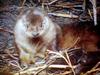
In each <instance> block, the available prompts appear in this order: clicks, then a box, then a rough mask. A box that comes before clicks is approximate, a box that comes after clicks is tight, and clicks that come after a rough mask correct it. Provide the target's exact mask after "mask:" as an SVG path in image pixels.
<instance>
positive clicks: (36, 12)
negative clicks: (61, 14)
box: [14, 8, 60, 64]
mask: <svg viewBox="0 0 100 75" xmlns="http://www.w3.org/2000/svg"><path fill="white" fill-rule="evenodd" d="M59 29H60V27H59V26H58V25H57V24H55V23H54V22H52V20H51V19H50V18H49V17H48V16H47V15H46V14H45V13H44V12H43V11H42V10H41V9H40V8H36V9H33V8H29V9H28V10H27V11H25V12H23V13H22V14H21V15H20V17H19V18H18V20H17V22H16V25H15V29H14V32H15V43H16V45H17V48H18V49H19V55H20V59H21V62H22V63H27V64H29V63H31V62H33V60H34V56H35V53H36V52H37V51H38V52H41V53H44V51H45V50H46V49H47V47H50V46H51V45H53V46H52V49H56V47H55V46H56V35H57V34H58V30H59Z"/></svg>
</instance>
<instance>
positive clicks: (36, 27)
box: [24, 9, 48, 38]
mask: <svg viewBox="0 0 100 75" xmlns="http://www.w3.org/2000/svg"><path fill="white" fill-rule="evenodd" d="M24 20H25V21H24V22H25V23H24V24H25V27H26V35H27V36H29V37H31V38H36V37H39V36H41V35H42V34H43V33H44V32H45V29H46V28H48V23H46V22H48V21H47V20H48V18H47V16H45V15H44V14H43V12H42V11H40V10H39V9H35V10H33V9H29V10H28V11H27V12H26V16H24Z"/></svg>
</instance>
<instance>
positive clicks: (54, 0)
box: [48, 0, 58, 5]
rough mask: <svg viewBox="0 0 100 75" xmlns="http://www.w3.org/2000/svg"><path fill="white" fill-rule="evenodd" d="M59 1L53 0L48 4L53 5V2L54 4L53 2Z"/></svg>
mask: <svg viewBox="0 0 100 75" xmlns="http://www.w3.org/2000/svg"><path fill="white" fill-rule="evenodd" d="M57 1H58V0H53V1H52V2H50V3H48V5H51V4H53V3H55V2H57Z"/></svg>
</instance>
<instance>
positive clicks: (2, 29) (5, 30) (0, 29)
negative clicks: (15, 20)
mask: <svg viewBox="0 0 100 75" xmlns="http://www.w3.org/2000/svg"><path fill="white" fill-rule="evenodd" d="M0 31H4V32H9V33H11V34H14V32H13V31H10V30H7V29H4V28H1V27H0Z"/></svg>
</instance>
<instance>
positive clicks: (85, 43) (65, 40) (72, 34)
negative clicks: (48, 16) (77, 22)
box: [58, 25, 99, 52]
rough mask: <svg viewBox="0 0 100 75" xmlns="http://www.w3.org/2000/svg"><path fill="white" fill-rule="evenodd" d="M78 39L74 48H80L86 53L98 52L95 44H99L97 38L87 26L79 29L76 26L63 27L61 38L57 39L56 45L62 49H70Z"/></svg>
mask: <svg viewBox="0 0 100 75" xmlns="http://www.w3.org/2000/svg"><path fill="white" fill-rule="evenodd" d="M78 38H79V40H78V41H77V43H76V44H75V46H76V47H81V48H83V49H84V50H85V51H86V52H92V51H97V50H98V47H97V43H98V42H99V37H98V35H97V34H96V33H95V32H94V31H91V30H90V28H89V27H88V26H87V27H83V28H82V29H81V28H80V27H78V26H74V25H67V26H66V25H65V26H64V27H62V37H60V38H58V41H59V42H58V44H59V46H60V48H62V49H65V48H71V47H73V45H74V43H75V41H76V40H77V39H78ZM75 46H74V47H75Z"/></svg>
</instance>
